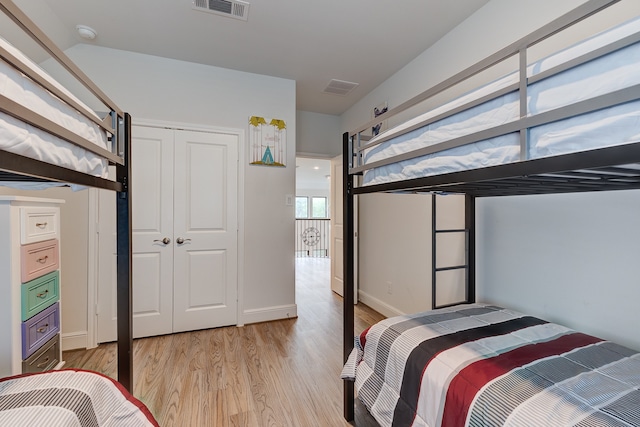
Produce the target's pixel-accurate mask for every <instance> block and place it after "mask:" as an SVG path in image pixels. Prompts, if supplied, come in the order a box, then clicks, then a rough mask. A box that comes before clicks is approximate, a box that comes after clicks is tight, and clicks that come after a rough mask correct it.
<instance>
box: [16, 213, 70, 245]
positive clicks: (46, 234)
mask: <svg viewBox="0 0 640 427" xmlns="http://www.w3.org/2000/svg"><path fill="white" fill-rule="evenodd" d="M59 227H60V209H59V208H57V207H25V208H20V243H21V244H23V245H26V244H29V243H34V242H40V241H42V240H49V239H57V238H58V237H59V236H58V234H59V230H58V228H59Z"/></svg>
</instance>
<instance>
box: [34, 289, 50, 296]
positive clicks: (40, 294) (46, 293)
mask: <svg viewBox="0 0 640 427" xmlns="http://www.w3.org/2000/svg"><path fill="white" fill-rule="evenodd" d="M48 294H49V289H45V291H44V292H40V293H39V294H38V295H36V296H37V297H38V298H46V297H47V295H48Z"/></svg>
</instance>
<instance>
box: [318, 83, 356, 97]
mask: <svg viewBox="0 0 640 427" xmlns="http://www.w3.org/2000/svg"><path fill="white" fill-rule="evenodd" d="M357 87H358V83H353V82H345V81H344V80H336V79H333V80H331V81H330V82H329V84H328V85H327V87H325V88H324V91H323V92H325V93H332V94H334V95H347V94H348V93H349V92H351V91H352V90H354V89H355V88H357Z"/></svg>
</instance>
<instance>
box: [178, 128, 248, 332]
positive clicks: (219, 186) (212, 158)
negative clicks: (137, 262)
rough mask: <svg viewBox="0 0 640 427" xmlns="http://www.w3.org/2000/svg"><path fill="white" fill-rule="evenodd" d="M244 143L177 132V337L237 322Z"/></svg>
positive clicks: (223, 136)
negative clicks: (240, 166) (241, 152)
mask: <svg viewBox="0 0 640 427" xmlns="http://www.w3.org/2000/svg"><path fill="white" fill-rule="evenodd" d="M238 139H239V138H238V135H235V134H224V133H204V132H191V131H176V133H175V178H174V185H175V186H174V236H175V247H174V285H173V289H174V292H173V300H174V303H173V307H174V315H173V331H174V332H182V331H189V330H194V329H204V328H211V327H218V326H226V325H235V324H236V323H237V270H238V261H237V259H238V255H237V252H238V248H237V240H238V239H237V232H238V219H237V218H238V212H237V204H238V200H237V194H238V154H237V153H238V143H239V141H238Z"/></svg>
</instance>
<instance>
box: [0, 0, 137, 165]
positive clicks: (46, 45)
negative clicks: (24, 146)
mask: <svg viewBox="0 0 640 427" xmlns="http://www.w3.org/2000/svg"><path fill="white" fill-rule="evenodd" d="M0 10H2V12H4V14H5V15H7V17H9V18H10V19H11V20H12V21H13V22H15V23H16V24H17V25H18V27H20V28H21V29H22V30H23V31H24V32H25V34H27V35H28V36H29V37H30V38H31V39H33V40H34V41H35V42H36V43H37V44H38V45H40V47H42V48H43V49H44V50H45V51H46V52H47V53H48V54H49V55H50V57H51V58H53V59H54V60H55V61H56V62H57V63H58V64H60V65H61V66H62V67H63V68H64V69H65V70H66V71H67V72H69V74H70V75H71V76H73V77H74V79H76V80H77V81H78V82H80V83H81V84H82V85H83V86H84V87H85V88H86V89H87V90H88V91H89V92H90V93H91V94H92V95H93V96H95V98H96V99H97V100H99V101H100V102H101V103H102V104H104V105H105V107H106V108H107V109H108V111H109V112H108V113H107V114H106V116H105V117H104V118H102V119H100V118H99V117H98V116H97V115H96V113H95V112H94V111H92V110H91V109H89V108H88V107H87V106H85V105H83V104H82V103H80V102H78V101H77V100H76V99H75V98H74V97H71V96H68V95H67V93H65V92H64V91H62V90H60V89H59V88H58V87H56V86H55V85H53V84H51V83H50V82H49V81H48V80H47V79H45V78H43V77H41V76H40V75H38V74H37V73H35V72H33V71H32V70H31V68H30V67H29V66H28V65H27V64H26V63H25V62H24V61H23V60H22V59H20V58H19V57H17V56H16V55H14V54H13V53H11V52H9V51H8V50H6V49H4V48H2V47H0V57H2V58H3V59H4V60H5V61H6V62H8V63H9V64H11V65H12V66H13V67H15V68H16V69H18V70H19V71H20V72H22V73H23V74H25V75H27V76H28V77H29V78H31V79H32V80H33V81H35V82H36V83H38V84H39V85H40V86H42V87H43V88H45V89H47V90H48V91H49V92H51V93H52V94H54V95H55V96H57V97H58V98H60V99H62V100H63V101H64V102H66V103H67V104H68V105H70V106H72V107H73V108H74V109H75V110H76V111H78V112H79V113H80V114H82V115H83V116H85V117H87V118H88V119H89V120H91V121H93V122H94V123H95V124H96V125H98V126H99V127H100V128H102V129H103V130H104V131H105V132H107V135H109V139H110V141H111V150H106V149H104V148H102V147H99V146H97V145H96V144H93V143H91V142H89V141H87V140H85V139H84V138H82V137H80V136H78V135H76V134H75V133H73V132H70V131H69V130H67V129H65V128H64V127H62V126H60V125H58V124H57V123H54V122H52V121H50V120H48V119H46V118H44V117H42V116H40V115H38V114H36V113H34V112H32V111H30V110H28V109H26V108H24V107H22V106H20V105H19V104H17V103H15V102H13V101H11V100H10V99H8V98H6V97H4V96H2V95H0V110H1V111H3V112H4V113H6V114H9V115H11V116H13V117H16V118H17V119H19V120H22V121H24V122H26V123H29V124H31V125H33V126H35V127H38V128H40V129H43V130H45V131H46V132H49V133H51V134H53V135H55V136H57V137H59V138H62V139H64V140H66V141H68V142H71V143H73V144H75V145H77V146H80V147H82V148H84V149H86V150H89V151H91V152H92V153H95V154H97V155H98V156H100V157H103V158H105V159H107V160H108V161H109V162H110V163H111V164H116V165H123V164H124V160H123V157H124V151H125V147H124V146H125V143H124V142H125V141H124V138H125V136H124V133H125V132H124V128H125V125H124V115H125V114H124V112H123V111H122V110H121V109H120V108H118V106H117V105H116V104H115V102H113V101H112V100H111V99H110V98H109V97H108V96H107V95H106V94H105V93H104V92H103V91H102V90H101V89H100V88H99V87H98V86H97V85H96V84H95V83H94V82H93V81H92V80H91V79H90V78H89V77H88V76H87V75H86V74H85V73H84V72H83V71H82V70H80V68H78V66H77V65H75V64H74V63H73V61H72V60H71V59H70V58H69V57H68V56H67V55H66V54H65V53H64V52H63V51H62V50H61V49H60V48H58V47H57V46H56V44H55V43H54V42H53V41H52V40H51V39H50V38H49V37H48V36H47V35H46V34H44V32H42V30H40V29H39V28H38V26H37V25H36V24H35V23H34V22H33V21H32V20H31V19H30V18H29V17H28V16H27V15H26V14H25V13H24V12H22V10H20V8H18V7H17V6H16V5H15V3H14V2H13V1H12V0H0Z"/></svg>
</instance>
